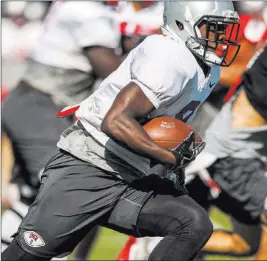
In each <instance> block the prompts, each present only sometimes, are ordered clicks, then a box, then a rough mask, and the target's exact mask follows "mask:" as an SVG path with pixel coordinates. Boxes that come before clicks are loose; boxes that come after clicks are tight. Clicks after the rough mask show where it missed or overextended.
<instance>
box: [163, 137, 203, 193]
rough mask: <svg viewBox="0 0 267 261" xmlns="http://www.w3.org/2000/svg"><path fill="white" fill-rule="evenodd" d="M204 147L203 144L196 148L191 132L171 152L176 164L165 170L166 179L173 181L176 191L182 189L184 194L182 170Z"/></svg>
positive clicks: (183, 174)
mask: <svg viewBox="0 0 267 261" xmlns="http://www.w3.org/2000/svg"><path fill="white" fill-rule="evenodd" d="M204 147H205V142H202V143H201V144H199V145H198V146H196V143H195V134H194V132H191V133H190V134H189V136H188V137H187V138H186V139H185V140H184V142H183V143H182V144H180V145H179V146H177V147H176V148H175V149H173V150H171V152H172V153H173V154H174V156H175V158H176V164H175V165H174V166H172V167H168V168H167V177H168V179H170V180H173V182H174V185H175V187H177V189H179V188H180V189H182V190H183V191H184V192H185V193H186V194H187V190H186V188H185V173H184V169H185V167H186V166H188V165H189V164H190V163H191V162H192V161H193V160H194V159H195V158H196V156H197V155H198V154H199V153H200V152H201V151H202V150H203V149H204ZM178 187H179V188H178Z"/></svg>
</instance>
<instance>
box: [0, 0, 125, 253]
mask: <svg viewBox="0 0 267 261" xmlns="http://www.w3.org/2000/svg"><path fill="white" fill-rule="evenodd" d="M114 15H115V12H114V11H112V9H111V8H110V7H109V6H107V5H105V4H104V3H101V2H79V1H78V2H75V1H72V2H68V1H66V2H61V1H59V2H55V4H54V5H53V6H52V9H51V10H50V13H49V14H48V16H47V18H46V20H45V26H44V31H43V33H42V35H41V38H40V39H39V43H38V45H37V48H36V49H35V50H34V51H33V52H32V54H31V56H30V57H29V59H28V60H27V69H26V72H25V74H24V75H23V77H22V79H21V81H20V82H19V84H18V86H17V87H16V88H14V89H13V90H12V91H11V92H10V93H9V96H8V98H7V99H6V100H5V102H4V104H3V108H2V109H3V110H2V127H3V130H4V132H5V134H6V135H7V137H8V138H9V140H10V142H11V144H12V147H13V153H14V157H15V164H14V167H13V171H12V178H11V183H10V186H9V187H8V188H7V189H6V192H7V193H6V195H5V196H4V197H3V198H4V199H5V200H6V202H8V195H11V196H12V202H13V203H12V205H11V207H10V208H9V209H7V210H6V211H5V212H4V214H3V216H2V228H3V230H2V238H1V239H2V250H4V248H5V247H6V246H7V245H8V244H9V243H10V242H11V240H12V239H11V235H12V234H13V233H14V232H15V231H16V230H17V228H18V226H19V224H20V222H21V220H22V218H23V217H24V216H25V215H26V213H27V210H28V206H29V205H30V204H32V203H33V201H34V199H35V197H36V195H37V192H38V188H39V185H40V178H39V176H40V174H41V172H42V169H43V168H44V166H45V163H46V162H47V160H48V159H49V158H50V156H51V153H52V154H53V151H55V149H56V143H57V140H58V136H59V135H60V133H61V132H62V131H63V130H64V129H66V128H67V127H68V126H70V125H71V124H72V123H73V121H72V119H70V118H64V119H58V118H57V117H56V113H57V111H58V110H59V108H63V107H64V106H66V105H73V104H75V103H78V102H80V101H82V100H83V99H85V98H86V97H88V95H90V94H91V93H92V92H93V91H94V89H95V88H97V86H98V84H99V80H101V79H103V78H105V77H107V76H108V75H109V74H110V73H111V72H113V71H114V70H115V69H116V68H117V67H118V65H119V64H120V63H121V61H122V58H121V56H119V55H117V54H116V50H115V49H116V48H117V47H118V46H119V44H120V32H119V27H118V25H117V22H116V19H115V17H114ZM4 164H6V162H5V163H4ZM10 190H12V192H11V193H10ZM17 191H19V193H15V192H17ZM15 195H17V198H16V200H15V201H14V196H15ZM9 203H10V202H9Z"/></svg>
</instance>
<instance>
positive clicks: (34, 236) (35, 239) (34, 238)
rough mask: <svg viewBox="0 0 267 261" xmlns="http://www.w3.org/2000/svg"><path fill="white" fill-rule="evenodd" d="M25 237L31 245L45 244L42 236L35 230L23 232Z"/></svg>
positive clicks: (40, 245)
mask: <svg viewBox="0 0 267 261" xmlns="http://www.w3.org/2000/svg"><path fill="white" fill-rule="evenodd" d="M23 237H24V240H25V242H26V243H27V245H29V246H30V247H42V246H44V245H45V242H44V240H43V239H42V238H41V236H40V235H39V234H38V233H36V232H34V231H26V232H24V233H23Z"/></svg>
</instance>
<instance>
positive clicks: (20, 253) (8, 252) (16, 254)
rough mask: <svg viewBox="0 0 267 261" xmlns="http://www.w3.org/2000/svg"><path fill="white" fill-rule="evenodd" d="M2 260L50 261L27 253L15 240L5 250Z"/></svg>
mask: <svg viewBox="0 0 267 261" xmlns="http://www.w3.org/2000/svg"><path fill="white" fill-rule="evenodd" d="M1 260H3V261H9V260H14V261H15V260H21V261H37V260H41V261H48V260H50V259H47V258H43V257H38V256H35V255H32V254H30V253H28V252H27V251H25V250H24V249H23V248H22V247H21V246H20V245H19V244H18V242H17V240H16V239H13V241H12V242H11V244H10V245H9V246H8V247H7V248H6V249H5V250H4V252H3V253H2V255H1Z"/></svg>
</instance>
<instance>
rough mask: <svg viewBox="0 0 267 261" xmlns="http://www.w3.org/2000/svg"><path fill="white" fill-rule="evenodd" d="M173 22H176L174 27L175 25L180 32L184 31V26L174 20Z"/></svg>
mask: <svg viewBox="0 0 267 261" xmlns="http://www.w3.org/2000/svg"><path fill="white" fill-rule="evenodd" d="M175 22H176V25H177V27H178V29H179V30H180V31H183V30H184V25H183V24H182V23H181V22H179V21H177V20H175Z"/></svg>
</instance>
